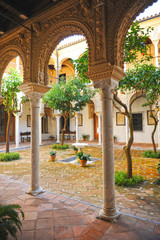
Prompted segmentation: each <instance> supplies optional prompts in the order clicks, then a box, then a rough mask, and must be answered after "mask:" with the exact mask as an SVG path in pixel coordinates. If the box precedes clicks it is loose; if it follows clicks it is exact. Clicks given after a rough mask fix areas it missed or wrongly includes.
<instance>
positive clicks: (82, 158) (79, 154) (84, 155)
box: [76, 152, 91, 161]
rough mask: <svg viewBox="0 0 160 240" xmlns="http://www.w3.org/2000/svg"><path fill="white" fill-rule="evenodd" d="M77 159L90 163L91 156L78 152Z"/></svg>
mask: <svg viewBox="0 0 160 240" xmlns="http://www.w3.org/2000/svg"><path fill="white" fill-rule="evenodd" d="M76 155H77V157H78V158H79V159H80V160H88V161H90V156H91V154H85V153H83V152H78V153H77V154H76Z"/></svg>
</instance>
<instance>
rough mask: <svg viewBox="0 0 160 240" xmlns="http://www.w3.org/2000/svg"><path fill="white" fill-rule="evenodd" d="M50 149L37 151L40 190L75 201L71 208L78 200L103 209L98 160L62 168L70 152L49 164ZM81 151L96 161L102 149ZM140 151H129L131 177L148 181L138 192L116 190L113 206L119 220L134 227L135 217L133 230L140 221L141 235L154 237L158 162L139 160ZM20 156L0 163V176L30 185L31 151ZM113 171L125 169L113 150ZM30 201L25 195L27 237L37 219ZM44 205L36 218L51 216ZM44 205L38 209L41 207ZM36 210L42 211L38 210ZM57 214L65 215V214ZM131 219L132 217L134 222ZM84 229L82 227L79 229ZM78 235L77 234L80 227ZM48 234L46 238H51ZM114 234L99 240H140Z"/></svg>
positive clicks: (159, 198)
mask: <svg viewBox="0 0 160 240" xmlns="http://www.w3.org/2000/svg"><path fill="white" fill-rule="evenodd" d="M50 147H51V146H41V147H40V183H41V187H43V189H44V190H46V191H50V192H54V194H55V195H56V194H60V195H63V196H65V197H68V198H69V200H66V201H65V202H68V201H69V202H71V199H70V198H72V199H74V201H73V200H72V205H73V203H77V200H80V201H84V202H87V203H88V204H93V205H94V206H96V207H94V208H96V209H98V208H99V207H101V206H102V188H103V183H102V162H101V160H99V161H97V162H95V163H92V164H90V165H88V166H87V167H86V168H80V167H79V166H78V165H73V164H64V163H60V162H58V160H61V159H63V158H67V157H71V156H73V150H71V149H69V150H66V151H58V150H57V160H56V162H50V161H49V151H50ZM84 151H85V152H87V153H91V154H92V156H93V157H98V158H101V157H102V153H101V147H98V146H95V144H94V143H93V144H92V146H89V147H87V148H85V149H84ZM142 151H143V150H141V149H138V150H134V149H133V150H132V156H133V173H134V174H141V175H143V176H144V177H145V178H146V180H147V181H146V182H145V183H144V184H143V185H142V186H141V187H138V188H123V187H116V206H117V209H118V210H119V211H120V212H122V213H123V214H126V215H123V217H121V220H122V219H124V218H125V219H129V221H130V222H131V223H135V217H137V218H139V219H138V220H136V223H135V225H134V227H136V226H137V227H138V226H139V221H140V222H141V223H140V226H141V230H142V231H146V230H149V229H150V230H149V231H151V232H154V231H155V229H156V233H157V234H160V227H159V225H157V227H156V228H155V224H156V223H157V224H158V223H160V187H159V186H155V185H154V184H153V181H154V180H155V179H156V178H157V177H158V174H157V170H156V167H157V164H158V162H159V161H158V160H157V159H144V158H142V157H141V153H142ZM19 152H20V154H21V159H20V160H16V161H12V162H0V174H1V175H3V176H8V177H10V178H11V179H12V180H18V181H20V182H23V183H26V184H28V185H29V184H30V174H31V168H30V149H26V150H21V151H19ZM115 169H116V170H125V169H126V160H125V157H124V154H123V151H122V150H121V149H117V148H116V149H115ZM12 180H11V181H12ZM13 182H14V181H13ZM10 187H11V189H13V188H12V185H10ZM27 187H28V186H27ZM0 189H1V188H0ZM11 189H10V191H11ZM7 192H8V191H7ZM10 193H11V194H12V192H8V196H10ZM45 194H47V193H45ZM42 195H44V194H42ZM42 195H41V196H42ZM8 196H7V197H8ZM45 196H46V195H45ZM56 196H57V195H56ZM32 198H33V197H32V196H30V195H26V200H25V203H26V204H28V205H27V206H28V207H27V209H28V208H29V209H31V210H30V211H27V212H26V218H29V219H30V222H29V225H27V224H28V222H26V224H25V227H26V228H27V230H25V231H28V233H29V231H30V233H29V234H31V235H32V234H33V231H32V230H29V229H30V228H33V226H35V225H34V224H35V221H36V219H37V212H36V211H35V210H34V208H32V205H33V203H34V201H32ZM39 198H40V199H41V197H40V196H39V197H38V199H39ZM0 199H1V198H0ZM2 200H3V198H2ZM18 201H19V204H20V205H23V204H24V203H23V204H21V203H22V202H21V201H20V199H18ZM43 204H45V206H47V210H46V212H43V213H40V215H39V214H38V216H46V215H47V216H51V213H50V209H52V204H50V203H43ZM43 204H42V205H41V206H43ZM29 206H30V207H29ZM39 208H40V209H41V207H40V206H39ZM74 208H78V210H79V211H84V208H86V209H88V205H87V204H85V206H84V204H83V203H78V204H75V207H74ZM41 210H42V209H41ZM57 210H58V209H57ZM96 211H97V210H96ZM51 212H52V211H51ZM60 212H63V213H64V212H65V210H64V211H60ZM41 214H42V215H41ZM64 214H65V213H64ZM130 215H132V216H134V218H133V217H132V216H130ZM64 216H65V215H64ZM142 218H143V219H147V220H150V222H147V221H142ZM26 220H27V219H25V221H26ZM97 221H100V220H97ZM41 224H42V221H38V226H39V227H40V228H41ZM50 224H51V220H48V225H50ZM63 227H64V226H63ZM83 228H84V226H82V228H81V229H83ZM65 229H66V228H64V231H65ZM67 229H68V228H67ZM75 229H77V228H75ZM111 229H112V228H111ZM111 229H110V231H111ZM52 230H53V229H52ZM57 230H58V228H57V229H56V231H57ZM83 230H84V229H83ZM35 231H37V230H35ZM74 231H76V230H74ZM77 231H79V227H78V230H77ZM40 232H41V229H39V230H38V233H37V235H35V233H34V238H33V239H40V238H38V236H39V235H40V236H41V234H40ZM71 232H72V233H73V229H72V231H69V234H71ZM112 232H113V231H112ZM38 234H39V235H38ZM45 234H46V235H45ZM45 234H44V236H46V237H45V238H44V239H58V238H54V234H55V233H53V231H51V232H50V233H49V232H48V231H47V233H45ZM47 234H49V235H50V237H49V235H47ZM57 234H58V231H57ZM114 234H115V238H113V237H112V238H109V236H108V238H102V239H139V238H136V237H135V238H133V236H135V235H134V234H133V233H132V234H131V236H130V238H127V237H126V236H125V232H123V233H119V232H115V230H114ZM104 235H105V234H104ZM132 235H133V236H132ZM35 236H36V238H35ZM51 236H52V237H51ZM113 236H114V235H113ZM148 236H150V235H148ZM61 237H62V238H60V239H63V236H61ZM103 237H104V236H103ZM24 239H25V238H24ZM26 239H27V238H26ZM28 239H29V238H28ZM64 239H65V238H64ZM68 239H72V237H71V238H70V237H69V238H68ZM73 239H74V237H73ZM81 239H101V238H93V236H92V238H85V237H84V238H81ZM141 239H142V240H143V239H148V238H141ZM149 239H152V238H149ZM153 239H154V238H153ZM155 239H157V238H155ZM159 239H160V237H159Z"/></svg>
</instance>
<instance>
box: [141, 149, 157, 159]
mask: <svg viewBox="0 0 160 240" xmlns="http://www.w3.org/2000/svg"><path fill="white" fill-rule="evenodd" d="M142 156H143V157H146V158H160V152H157V153H154V152H153V151H151V150H147V151H145V152H143V153H142Z"/></svg>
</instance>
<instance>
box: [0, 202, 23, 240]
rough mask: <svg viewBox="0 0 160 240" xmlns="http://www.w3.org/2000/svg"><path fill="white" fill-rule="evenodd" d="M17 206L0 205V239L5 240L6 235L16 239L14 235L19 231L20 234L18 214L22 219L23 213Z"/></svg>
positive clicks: (20, 225)
mask: <svg viewBox="0 0 160 240" xmlns="http://www.w3.org/2000/svg"><path fill="white" fill-rule="evenodd" d="M20 208H21V207H20V206H19V205H15V204H13V205H0V239H1V240H7V238H8V234H10V235H11V236H12V237H13V238H14V239H17V237H16V234H17V231H18V230H19V231H20V232H21V227H22V223H21V220H20V215H19V212H20V213H21V216H22V219H24V213H23V211H22V210H21V209H20Z"/></svg>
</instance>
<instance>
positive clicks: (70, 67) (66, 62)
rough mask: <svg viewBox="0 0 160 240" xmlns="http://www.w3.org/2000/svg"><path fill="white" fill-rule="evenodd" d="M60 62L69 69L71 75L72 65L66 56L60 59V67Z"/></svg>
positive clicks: (73, 71)
mask: <svg viewBox="0 0 160 240" xmlns="http://www.w3.org/2000/svg"><path fill="white" fill-rule="evenodd" d="M62 64H65V65H66V66H67V67H68V68H69V69H70V70H71V72H72V75H74V74H75V70H74V65H73V64H72V63H71V62H70V61H69V59H68V58H65V59H63V60H61V62H60V66H61V67H62Z"/></svg>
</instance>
